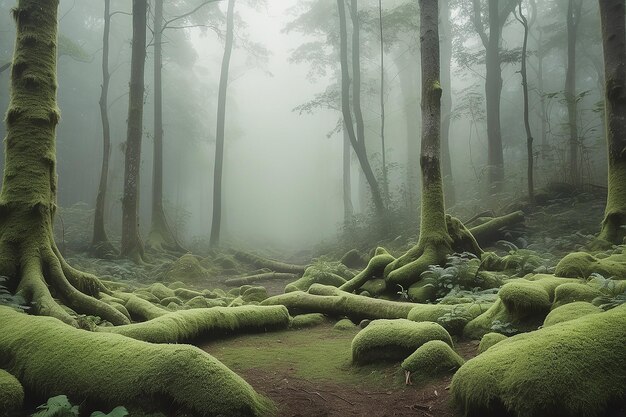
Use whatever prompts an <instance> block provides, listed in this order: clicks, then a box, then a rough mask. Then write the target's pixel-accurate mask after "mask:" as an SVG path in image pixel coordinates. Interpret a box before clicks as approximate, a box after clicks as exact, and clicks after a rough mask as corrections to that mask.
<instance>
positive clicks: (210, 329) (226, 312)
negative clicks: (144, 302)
mask: <svg viewBox="0 0 626 417" xmlns="http://www.w3.org/2000/svg"><path fill="white" fill-rule="evenodd" d="M288 325H289V313H288V312H287V309H286V308H285V307H282V306H271V307H261V306H242V307H234V308H230V307H214V308H205V309H195V310H182V311H176V312H172V313H168V314H165V315H163V316H161V317H158V318H156V319H154V320H150V321H147V322H144V323H136V324H129V325H126V326H117V327H102V328H100V329H99V330H100V331H101V332H106V333H116V334H121V335H124V336H127V337H131V338H133V339H137V340H143V341H146V342H153V343H181V342H185V341H191V340H195V339H200V338H206V337H211V336H215V335H223V334H233V333H238V332H243V331H256V332H262V331H265V330H268V329H280V328H286V327H287V326H288Z"/></svg>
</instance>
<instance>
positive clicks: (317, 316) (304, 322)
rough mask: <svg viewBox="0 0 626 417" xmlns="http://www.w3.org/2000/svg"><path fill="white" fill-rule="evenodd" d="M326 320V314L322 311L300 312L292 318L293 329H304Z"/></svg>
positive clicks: (291, 325)
mask: <svg viewBox="0 0 626 417" xmlns="http://www.w3.org/2000/svg"><path fill="white" fill-rule="evenodd" d="M325 321H326V316H324V315H323V314H321V313H309V314H300V315H297V316H295V317H293V318H292V319H291V323H290V325H289V326H290V327H291V328H292V329H303V328H306V327H313V326H318V325H320V324H322V323H324V322H325Z"/></svg>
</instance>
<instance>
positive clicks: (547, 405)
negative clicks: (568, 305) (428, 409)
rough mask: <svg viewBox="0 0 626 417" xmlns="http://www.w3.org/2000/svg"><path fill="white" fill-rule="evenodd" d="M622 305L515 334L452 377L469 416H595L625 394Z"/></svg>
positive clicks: (455, 393)
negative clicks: (606, 310) (533, 330)
mask: <svg viewBox="0 0 626 417" xmlns="http://www.w3.org/2000/svg"><path fill="white" fill-rule="evenodd" d="M625 328H626V305H623V306H621V307H617V308H615V309H613V310H611V311H608V312H606V313H601V314H591V315H587V316H585V317H582V318H579V319H576V320H571V321H568V322H565V323H560V324H557V325H554V326H550V327H546V328H543V329H540V330H537V331H535V332H531V333H525V334H520V335H517V336H514V337H512V338H510V339H508V340H505V341H502V342H500V343H498V344H497V345H496V346H493V347H492V348H490V349H489V350H487V351H486V352H485V353H483V354H481V355H479V356H477V357H476V358H474V359H471V360H469V361H468V362H467V363H466V364H465V365H463V366H462V367H461V368H460V369H459V370H458V371H457V373H456V374H455V376H454V378H453V380H452V388H451V389H452V395H453V398H454V399H455V401H456V402H457V403H458V404H459V405H460V406H461V407H462V408H463V410H464V411H465V413H466V415H468V416H502V415H506V414H505V413H506V412H508V413H509V414H511V415H514V416H517V417H536V416H559V417H595V416H599V415H603V413H604V412H605V411H606V409H607V407H608V406H609V405H610V404H611V402H613V401H623V400H624V399H626V349H624V346H626V332H624V331H623V329H625Z"/></svg>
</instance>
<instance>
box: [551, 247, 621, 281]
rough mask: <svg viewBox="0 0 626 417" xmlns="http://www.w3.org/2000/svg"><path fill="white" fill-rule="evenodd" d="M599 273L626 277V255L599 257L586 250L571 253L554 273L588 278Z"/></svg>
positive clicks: (562, 275) (605, 275)
mask: <svg viewBox="0 0 626 417" xmlns="http://www.w3.org/2000/svg"><path fill="white" fill-rule="evenodd" d="M593 273H597V274H600V275H603V276H604V277H606V278H609V277H616V278H617V279H624V278H626V255H624V254H616V255H611V256H609V257H607V258H603V259H600V258H597V257H595V256H593V255H591V254H589V253H586V252H575V253H570V254H569V255H567V256H566V257H564V258H563V259H561V261H560V262H559V263H558V265H557V266H556V270H555V271H554V274H555V275H557V276H560V277H569V278H587V277H589V276H590V275H591V274H593Z"/></svg>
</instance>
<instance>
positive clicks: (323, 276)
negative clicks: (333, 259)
mask: <svg viewBox="0 0 626 417" xmlns="http://www.w3.org/2000/svg"><path fill="white" fill-rule="evenodd" d="M345 283H346V280H345V279H344V278H342V277H341V276H339V275H337V274H336V273H335V272H334V271H333V270H331V269H329V268H325V267H321V266H320V265H314V266H310V267H308V268H307V269H306V271H304V275H302V277H301V278H300V279H298V280H296V281H294V282H292V283H290V284H287V286H286V287H285V292H286V293H289V292H293V291H307V290H308V289H309V288H310V287H311V285H313V284H322V285H331V286H333V287H340V286H341V285H343V284H345Z"/></svg>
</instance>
